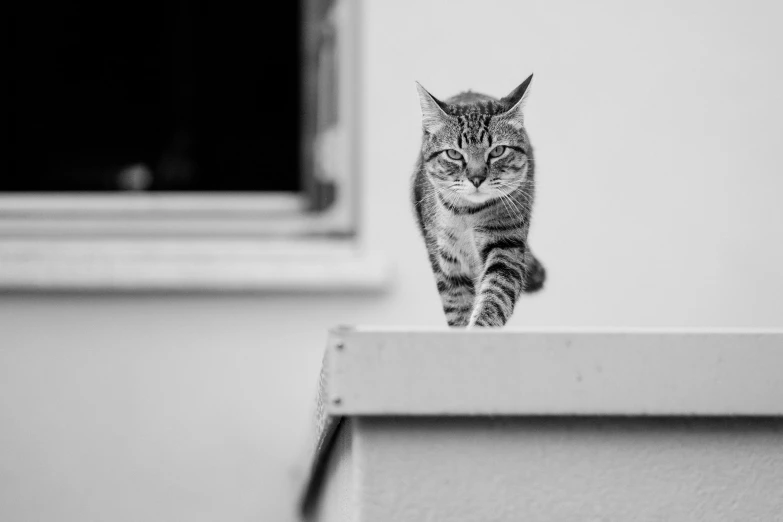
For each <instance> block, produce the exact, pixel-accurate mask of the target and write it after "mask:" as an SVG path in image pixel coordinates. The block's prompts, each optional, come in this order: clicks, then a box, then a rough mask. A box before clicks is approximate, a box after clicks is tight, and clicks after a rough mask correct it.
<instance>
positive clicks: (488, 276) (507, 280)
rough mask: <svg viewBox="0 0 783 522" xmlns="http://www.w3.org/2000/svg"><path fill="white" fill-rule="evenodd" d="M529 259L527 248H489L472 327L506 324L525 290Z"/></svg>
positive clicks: (474, 307)
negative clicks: (526, 257)
mask: <svg viewBox="0 0 783 522" xmlns="http://www.w3.org/2000/svg"><path fill="white" fill-rule="evenodd" d="M525 256H526V248H525V247H524V246H515V247H496V248H491V249H489V251H488V252H487V253H486V256H485V262H484V272H483V273H482V274H481V280H480V283H479V287H478V293H477V295H476V300H475V302H474V306H473V312H472V313H471V315H470V319H469V321H468V326H469V327H472V326H503V325H505V324H506V321H508V319H509V317H511V314H512V312H513V311H514V305H515V304H516V302H517V299H518V298H519V294H520V293H521V292H522V289H523V287H524V281H525V266H526V263H525Z"/></svg>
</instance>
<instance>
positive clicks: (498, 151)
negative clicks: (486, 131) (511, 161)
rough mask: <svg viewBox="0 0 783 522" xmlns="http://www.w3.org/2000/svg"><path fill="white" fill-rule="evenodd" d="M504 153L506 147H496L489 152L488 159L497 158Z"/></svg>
mask: <svg viewBox="0 0 783 522" xmlns="http://www.w3.org/2000/svg"><path fill="white" fill-rule="evenodd" d="M504 152H506V147H505V146H503V145H498V146H497V147H495V148H494V149H492V150H491V151H489V157H490V158H499V157H500V156H502V155H503V153H504Z"/></svg>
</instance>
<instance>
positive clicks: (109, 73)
mask: <svg viewBox="0 0 783 522" xmlns="http://www.w3.org/2000/svg"><path fill="white" fill-rule="evenodd" d="M9 9H10V10H11V13H10V14H11V18H10V32H9V35H8V38H7V39H6V42H7V45H9V47H10V48H9V49H8V51H9V52H8V53H7V56H8V60H7V66H6V68H5V70H6V74H5V75H4V76H5V77H6V80H5V82H6V84H7V86H8V87H9V89H8V91H9V92H8V96H7V97H6V99H5V100H4V101H3V104H4V105H5V106H6V111H7V116H8V118H7V123H8V127H7V140H6V141H7V142H8V143H7V146H6V147H5V150H6V151H7V152H6V154H7V156H6V163H7V168H6V169H4V170H3V172H2V174H0V191H26V192H53V191H58V192H60V191H65V192H67V191H117V190H149V191H299V190H301V188H302V180H301V175H300V170H301V169H300V159H299V158H300V149H301V147H300V140H301V137H300V135H301V133H300V127H301V118H302V114H303V112H304V111H303V110H302V107H301V105H302V102H301V99H302V97H301V95H300V85H301V81H300V77H301V53H300V40H301V38H300V31H301V27H302V23H301V17H300V5H299V2H297V1H286V2H277V3H275V4H274V9H272V8H270V7H267V6H265V5H262V4H256V3H253V2H240V1H238V0H220V1H212V2H198V1H195V0H180V1H177V0H170V1H169V0H163V1H155V2H143V1H142V2H134V3H132V4H123V3H117V2H107V1H105V0H103V1H85V0H75V1H73V2H62V1H59V2H55V1H50V0H46V1H44V2H43V3H41V2H14V3H13V4H12V7H9Z"/></svg>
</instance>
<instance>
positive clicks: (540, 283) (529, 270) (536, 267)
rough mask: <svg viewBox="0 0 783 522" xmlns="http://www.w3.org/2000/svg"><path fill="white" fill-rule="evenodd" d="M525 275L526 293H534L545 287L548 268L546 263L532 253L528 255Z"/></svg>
mask: <svg viewBox="0 0 783 522" xmlns="http://www.w3.org/2000/svg"><path fill="white" fill-rule="evenodd" d="M525 275H526V277H525V289H524V292H525V293H526V294H533V293H535V292H538V291H539V290H541V289H542V288H544V282H545V281H546V269H545V268H544V265H542V264H541V261H539V260H538V258H537V257H536V256H534V255H533V254H532V253H531V254H530V256H529V257H528V262H527V267H526V270H525Z"/></svg>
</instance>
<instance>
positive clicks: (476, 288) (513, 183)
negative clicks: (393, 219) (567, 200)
mask: <svg viewBox="0 0 783 522" xmlns="http://www.w3.org/2000/svg"><path fill="white" fill-rule="evenodd" d="M532 79H533V75H530V77H528V79H526V80H525V81H524V82H522V84H521V85H519V87H517V88H516V89H514V90H513V91H512V92H511V94H509V95H508V96H506V97H505V98H502V99H500V100H498V99H496V98H492V97H491V96H486V95H484V94H478V93H474V92H470V91H468V92H464V93H462V94H458V95H456V96H454V97H453V98H450V99H449V100H446V102H442V101H440V100H438V99H437V98H435V97H434V96H432V95H431V94H430V93H429V92H427V91H426V90H425V89H424V88H423V87H422V86H421V85H419V84H417V87H418V90H419V101H420V103H421V112H422V128H423V131H424V136H423V139H422V144H421V153H420V155H419V160H418V163H417V165H416V171H415V173H414V175H413V191H412V192H413V204H414V207H415V210H416V217H417V220H418V224H419V229H420V230H421V233H422V235H423V236H424V242H425V244H426V246H427V251H428V252H429V258H430V263H431V265H432V270H433V272H434V273H435V279H436V282H437V286H438V291H439V292H440V296H441V300H442V302H443V311H444V312H445V313H446V319H447V320H448V323H449V325H450V326H468V327H473V326H503V325H504V324H506V321H508V319H509V317H510V316H511V313H512V312H513V311H514V305H515V304H516V302H517V299H518V298H519V295H520V294H521V293H522V292H535V291H537V290H540V289H541V287H542V286H543V284H544V279H545V278H546V272H545V270H544V267H543V266H542V265H541V263H540V262H539V261H538V260H537V259H536V258H535V257H534V256H533V254H532V253H531V252H530V249H529V247H528V245H527V235H528V229H529V227H530V212H531V208H532V205H533V195H534V187H535V177H534V171H535V162H534V160H533V148H532V147H531V145H530V140H529V139H528V136H527V132H526V131H525V127H524V117H523V109H524V106H525V101H526V99H527V96H528V92H529V91H528V87H529V86H530V81H531V80H532Z"/></svg>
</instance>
